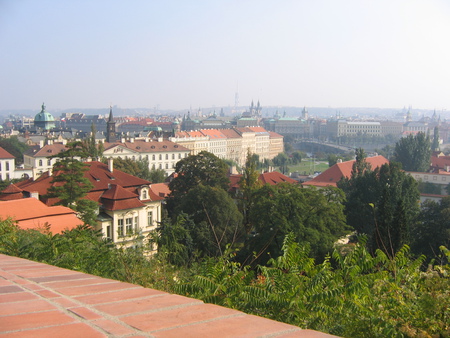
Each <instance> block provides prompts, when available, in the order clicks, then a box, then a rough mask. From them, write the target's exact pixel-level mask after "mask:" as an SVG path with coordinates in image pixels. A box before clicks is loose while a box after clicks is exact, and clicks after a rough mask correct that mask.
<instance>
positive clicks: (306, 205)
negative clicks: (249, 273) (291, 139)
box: [241, 183, 350, 263]
mask: <svg viewBox="0 0 450 338" xmlns="http://www.w3.org/2000/svg"><path fill="white" fill-rule="evenodd" d="M252 198H253V201H254V205H253V207H252V208H251V211H250V221H251V224H253V230H254V235H253V236H249V237H248V240H247V241H246V243H245V250H243V252H242V253H241V255H242V256H245V257H243V258H241V259H243V260H244V261H246V262H248V261H249V260H251V259H252V258H251V256H252V255H253V253H254V254H255V257H256V259H255V262H258V263H264V262H267V260H268V259H269V258H271V257H276V256H278V255H279V254H281V251H282V245H283V240H284V237H285V236H286V235H287V234H288V233H290V232H292V233H293V234H294V236H295V240H296V242H298V243H300V244H301V245H307V246H310V248H311V253H312V254H313V255H314V257H317V258H319V257H324V256H325V254H326V253H327V252H331V250H332V247H333V243H334V242H335V241H336V240H337V239H338V238H340V237H342V236H344V235H346V234H347V233H348V232H349V231H350V228H349V227H348V226H347V225H346V224H345V216H344V213H343V206H342V201H343V198H344V195H343V194H342V192H341V191H340V190H338V189H336V188H331V187H330V188H325V189H323V190H316V189H314V188H302V187H301V186H297V185H292V184H287V183H284V184H278V185H276V186H270V185H266V186H263V187H262V188H260V189H258V190H256V191H255V192H254V196H253V197H252Z"/></svg>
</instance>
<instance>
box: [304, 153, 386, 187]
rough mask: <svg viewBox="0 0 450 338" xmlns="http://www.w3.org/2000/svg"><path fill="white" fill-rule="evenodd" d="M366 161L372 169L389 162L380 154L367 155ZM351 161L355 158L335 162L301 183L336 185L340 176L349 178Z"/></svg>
mask: <svg viewBox="0 0 450 338" xmlns="http://www.w3.org/2000/svg"><path fill="white" fill-rule="evenodd" d="M366 162H367V163H369V164H370V165H371V167H372V169H375V168H378V167H381V166H382V165H383V164H386V163H389V161H388V159H386V158H385V157H384V156H382V155H378V156H373V157H367V158H366ZM353 163H355V160H351V161H345V162H341V163H336V164H335V165H333V166H331V167H330V168H328V169H327V170H325V171H324V172H323V173H321V174H320V175H318V176H316V177H315V178H313V179H312V180H311V181H308V182H305V183H303V185H313V186H317V187H325V186H333V187H336V186H337V182H338V181H340V180H341V178H342V177H347V178H349V177H350V176H351V174H352V167H353Z"/></svg>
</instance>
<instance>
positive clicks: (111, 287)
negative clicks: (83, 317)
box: [58, 281, 142, 297]
mask: <svg viewBox="0 0 450 338" xmlns="http://www.w3.org/2000/svg"><path fill="white" fill-rule="evenodd" d="M138 288H139V289H142V287H141V286H137V285H133V284H127V283H121V282H116V281H112V283H104V284H93V285H85V286H79V287H71V288H62V289H59V290H58V292H61V293H62V294H64V295H66V296H71V297H73V296H83V295H90V294H96V293H99V292H101V293H104V292H109V291H117V290H123V292H127V289H138ZM104 296H105V297H108V296H107V295H104Z"/></svg>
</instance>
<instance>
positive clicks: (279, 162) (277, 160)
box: [272, 153, 289, 174]
mask: <svg viewBox="0 0 450 338" xmlns="http://www.w3.org/2000/svg"><path fill="white" fill-rule="evenodd" d="M272 161H273V164H274V165H276V166H277V167H279V169H280V171H281V172H282V173H283V174H285V173H287V172H288V170H289V169H288V166H287V165H288V163H289V157H288V156H287V155H286V154H285V153H279V154H278V155H277V156H275V157H274V158H273V159H272Z"/></svg>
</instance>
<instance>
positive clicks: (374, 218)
mask: <svg viewBox="0 0 450 338" xmlns="http://www.w3.org/2000/svg"><path fill="white" fill-rule="evenodd" d="M338 187H339V188H341V189H342V190H343V191H344V193H345V195H346V197H347V198H346V201H345V203H344V205H345V214H346V216H347V223H348V224H349V225H350V226H352V227H353V228H354V229H355V230H356V231H357V232H358V233H359V234H366V235H368V236H369V246H370V247H371V248H372V250H376V249H381V250H383V251H384V252H385V253H386V254H388V255H389V256H391V257H393V256H394V254H395V252H397V251H398V250H399V249H400V248H401V247H402V246H403V245H404V244H408V243H410V233H411V228H413V227H414V226H415V222H416V217H417V216H418V214H419V211H420V209H419V204H418V200H419V191H418V189H417V182H416V181H415V180H414V178H413V177H411V176H410V175H408V174H406V173H405V172H403V171H402V170H401V169H400V167H399V165H398V164H396V163H389V164H384V165H383V166H381V167H379V168H375V169H374V170H372V169H371V168H370V166H369V165H368V163H367V162H366V161H365V156H364V153H363V152H361V151H359V152H357V159H356V161H355V163H354V165H353V170H352V175H351V177H350V178H343V179H342V180H341V181H339V182H338Z"/></svg>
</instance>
